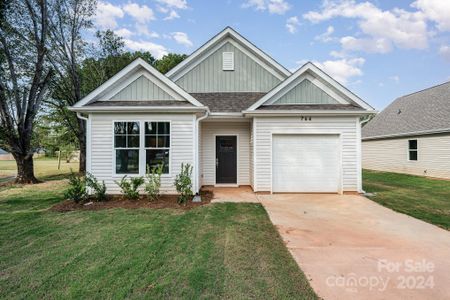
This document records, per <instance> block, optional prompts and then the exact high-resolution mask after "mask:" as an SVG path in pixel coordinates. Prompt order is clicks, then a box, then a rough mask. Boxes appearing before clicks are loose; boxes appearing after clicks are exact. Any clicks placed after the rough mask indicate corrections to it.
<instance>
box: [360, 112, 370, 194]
mask: <svg viewBox="0 0 450 300" xmlns="http://www.w3.org/2000/svg"><path fill="white" fill-rule="evenodd" d="M370 120H372V118H371V115H368V116H367V117H366V118H365V119H363V120H359V129H358V131H359V139H360V141H359V146H358V147H359V149H358V151H359V162H358V165H359V166H358V169H359V170H358V173H359V175H358V177H359V179H358V192H359V193H361V194H365V193H366V192H365V191H364V190H363V189H362V145H361V144H362V139H361V131H362V127H363V125H364V124H366V123H367V122H369V121H370Z"/></svg>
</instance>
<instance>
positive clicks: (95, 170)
mask: <svg viewBox="0 0 450 300" xmlns="http://www.w3.org/2000/svg"><path fill="white" fill-rule="evenodd" d="M91 118H92V120H91V126H92V127H91V149H92V150H91V173H92V174H93V175H94V176H95V177H96V178H97V179H99V180H104V181H105V183H106V186H107V191H108V193H113V194H114V193H120V188H119V187H118V186H117V184H116V183H115V182H114V181H115V180H117V181H118V180H120V179H121V178H122V176H123V175H115V174H114V170H113V167H114V161H113V159H114V149H113V121H120V120H125V121H142V122H144V121H158V120H160V121H171V152H170V159H171V160H170V162H171V165H170V169H171V173H170V176H169V175H163V177H162V178H161V191H162V192H164V193H175V192H176V190H175V188H174V186H173V181H174V179H175V176H176V174H178V173H179V172H180V167H181V163H189V164H191V165H193V164H194V160H193V159H194V158H193V156H194V141H193V132H194V121H193V116H192V115H189V114H179V115H151V114H115V115H111V114H108V115H106V114H105V115H102V114H93V115H91ZM142 125H143V124H142ZM140 159H144V157H143V156H142V155H141V157H140ZM141 175H143V174H141Z"/></svg>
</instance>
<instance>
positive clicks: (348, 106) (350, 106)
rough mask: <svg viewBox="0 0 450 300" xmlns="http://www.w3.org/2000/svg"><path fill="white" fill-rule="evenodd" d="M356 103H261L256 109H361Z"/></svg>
mask: <svg viewBox="0 0 450 300" xmlns="http://www.w3.org/2000/svg"><path fill="white" fill-rule="evenodd" d="M361 109H362V108H361V107H360V106H358V105H353V104H283V105H263V106H260V107H258V109H257V110H361Z"/></svg>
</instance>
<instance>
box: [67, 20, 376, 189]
mask: <svg viewBox="0 0 450 300" xmlns="http://www.w3.org/2000/svg"><path fill="white" fill-rule="evenodd" d="M70 109H71V110H73V111H76V112H77V113H78V116H79V117H80V118H83V119H85V120H86V122H87V171H88V172H90V173H92V174H93V175H94V176H96V177H98V178H99V179H100V180H105V182H106V184H107V188H108V190H109V192H111V193H118V192H119V188H118V186H117V185H116V184H115V182H114V180H119V179H120V178H122V177H123V176H124V175H130V176H143V175H144V174H145V172H146V168H147V166H154V165H156V164H158V163H161V162H163V163H164V174H163V176H162V190H164V192H166V193H173V192H175V188H174V186H173V181H174V178H175V176H176V175H177V174H178V173H179V172H180V167H181V164H182V163H189V164H191V165H192V166H193V168H194V171H193V178H192V180H193V186H194V190H195V192H197V191H198V190H199V189H200V188H201V187H202V186H230V187H234V186H240V185H250V186H251V187H252V188H253V190H254V191H255V192H332V193H342V192H359V191H361V151H360V149H361V143H360V141H361V131H360V128H361V127H360V121H359V120H360V117H361V116H363V115H367V114H372V113H373V111H374V110H373V108H372V107H371V106H370V105H368V104H367V103H365V102H364V101H363V100H361V99H360V98H359V97H357V96H356V95H355V94H353V93H351V92H350V91H349V90H347V89H346V88H345V87H343V86H342V85H340V84H339V83H337V82H336V81H335V80H334V79H333V78H331V77H330V76H328V75H327V74H325V73H324V72H323V71H322V70H320V69H319V68H317V67H316V66H315V65H313V64H312V63H307V64H305V65H303V66H302V67H301V68H300V69H298V70H297V71H296V72H294V73H291V72H289V71H288V70H287V69H286V68H284V67H283V66H282V65H280V64H279V63H277V62H276V61H275V60H274V59H273V58H271V57H270V56H269V55H267V54H266V53H264V52H263V51H261V50H260V49H259V48H257V47H256V46H255V45H253V44H252V43H250V42H249V41H248V40H246V39H245V38H244V37H242V36H241V35H240V34H239V33H237V32H236V31H235V30H233V29H232V28H230V27H227V28H225V29H224V30H223V31H221V32H220V33H219V34H217V35H216V36H214V37H212V38H211V39H210V40H209V41H208V42H206V43H205V44H204V45H203V46H201V47H200V48H199V49H197V50H196V51H194V52H193V53H192V54H191V55H190V56H189V57H188V58H187V59H185V60H184V61H183V62H181V63H180V64H179V65H177V66H176V67H175V68H173V69H172V70H171V71H170V72H168V73H167V74H166V75H162V74H161V73H159V72H158V71H157V70H155V69H154V68H152V67H151V66H150V65H149V64H147V63H146V62H145V61H143V60H141V59H137V60H135V61H134V62H132V63H131V64H130V65H128V66H127V67H125V68H124V69H123V70H121V71H120V72H119V73H117V74H116V75H115V76H113V77H112V78H111V79H109V80H108V81H107V82H105V83H104V84H102V85H101V86H100V87H98V88H97V89H96V90H94V91H93V92H92V93H90V94H89V95H87V96H86V97H85V98H84V99H82V100H81V101H80V102H78V103H77V104H75V105H74V106H73V107H71V108H70Z"/></svg>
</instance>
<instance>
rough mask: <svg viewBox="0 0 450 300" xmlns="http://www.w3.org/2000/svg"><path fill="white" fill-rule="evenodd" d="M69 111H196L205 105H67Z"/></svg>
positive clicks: (204, 108)
mask: <svg viewBox="0 0 450 300" xmlns="http://www.w3.org/2000/svg"><path fill="white" fill-rule="evenodd" d="M68 109H69V110H70V111H75V112H104V113H108V112H198V111H205V110H206V109H207V107H206V106H194V107H173V106H158V107H156V106H153V107H149V106H107V107H104V106H97V107H95V106H91V107H73V106H71V107H69V108H68Z"/></svg>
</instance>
